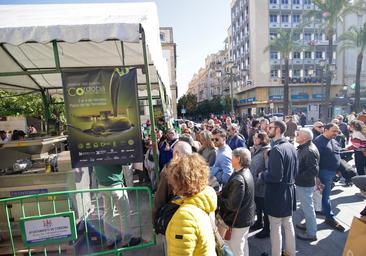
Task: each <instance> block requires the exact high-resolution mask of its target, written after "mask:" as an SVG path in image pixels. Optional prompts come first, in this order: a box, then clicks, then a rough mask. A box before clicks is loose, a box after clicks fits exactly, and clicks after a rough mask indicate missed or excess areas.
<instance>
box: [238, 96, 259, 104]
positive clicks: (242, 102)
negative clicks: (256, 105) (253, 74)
mask: <svg viewBox="0 0 366 256" xmlns="http://www.w3.org/2000/svg"><path fill="white" fill-rule="evenodd" d="M256 100H257V99H256V97H251V98H247V99H240V100H239V103H241V104H245V103H252V102H254V101H256Z"/></svg>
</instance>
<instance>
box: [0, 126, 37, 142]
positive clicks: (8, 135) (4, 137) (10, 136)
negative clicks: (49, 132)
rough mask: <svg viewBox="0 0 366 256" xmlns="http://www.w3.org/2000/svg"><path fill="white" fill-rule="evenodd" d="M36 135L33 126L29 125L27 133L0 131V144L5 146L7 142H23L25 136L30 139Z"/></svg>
mask: <svg viewBox="0 0 366 256" xmlns="http://www.w3.org/2000/svg"><path fill="white" fill-rule="evenodd" d="M37 133H38V131H37V129H36V128H35V127H34V125H29V127H28V129H27V133H26V132H24V131H23V130H16V129H15V130H12V131H4V130H0V144H6V143H8V142H9V141H15V140H24V139H25V138H26V136H29V137H32V136H34V135H36V134H37Z"/></svg>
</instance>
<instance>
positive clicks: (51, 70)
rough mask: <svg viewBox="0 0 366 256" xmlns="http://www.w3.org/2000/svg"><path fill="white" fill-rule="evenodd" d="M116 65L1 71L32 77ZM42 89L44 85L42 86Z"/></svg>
mask: <svg viewBox="0 0 366 256" xmlns="http://www.w3.org/2000/svg"><path fill="white" fill-rule="evenodd" d="M115 67H116V65H114V66H99V67H69V68H61V67H60V70H57V69H54V68H39V69H27V70H23V71H15V72H1V73H0V77H4V76H24V75H28V76H30V78H32V77H31V75H45V74H58V73H60V72H67V71H74V70H75V71H77V70H79V71H80V70H83V69H101V68H115ZM120 67H122V68H145V65H125V66H120ZM32 79H33V78H32ZM40 89H42V87H40Z"/></svg>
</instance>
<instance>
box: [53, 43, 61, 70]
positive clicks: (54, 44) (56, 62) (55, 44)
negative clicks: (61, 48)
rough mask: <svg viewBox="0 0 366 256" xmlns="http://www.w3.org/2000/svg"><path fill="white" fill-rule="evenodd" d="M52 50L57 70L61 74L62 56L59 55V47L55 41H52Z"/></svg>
mask: <svg viewBox="0 0 366 256" xmlns="http://www.w3.org/2000/svg"><path fill="white" fill-rule="evenodd" d="M52 49H53V56H54V58H55V65H56V70H57V71H58V72H60V70H61V67H60V56H59V55H58V47H57V42H56V40H53V41H52Z"/></svg>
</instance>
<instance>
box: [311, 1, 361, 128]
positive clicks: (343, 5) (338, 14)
mask: <svg viewBox="0 0 366 256" xmlns="http://www.w3.org/2000/svg"><path fill="white" fill-rule="evenodd" d="M312 2H313V3H314V5H315V7H316V8H315V9H314V10H310V11H307V12H305V13H304V16H305V17H307V18H308V20H307V21H306V22H307V23H308V24H310V23H312V22H314V21H315V22H317V25H320V27H321V29H322V30H323V31H324V32H325V35H326V38H327V41H328V45H327V59H328V65H327V66H326V74H327V75H326V87H325V101H324V106H323V107H322V110H323V111H322V112H323V113H322V118H323V119H324V120H326V121H328V119H329V105H330V86H331V81H332V74H331V72H330V70H329V66H330V65H331V64H332V63H333V37H334V35H335V34H336V25H337V22H339V21H340V22H342V21H343V17H344V16H345V15H346V14H347V13H350V12H353V11H359V10H360V8H362V7H364V6H365V4H364V0H358V1H354V3H352V2H351V1H349V0H312ZM311 18H313V19H314V21H311Z"/></svg>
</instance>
